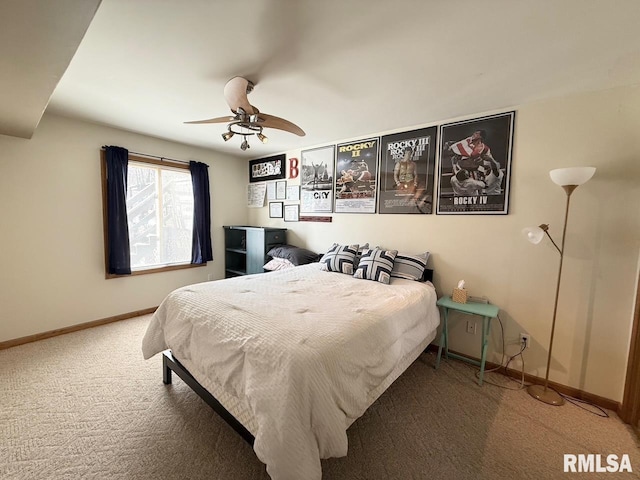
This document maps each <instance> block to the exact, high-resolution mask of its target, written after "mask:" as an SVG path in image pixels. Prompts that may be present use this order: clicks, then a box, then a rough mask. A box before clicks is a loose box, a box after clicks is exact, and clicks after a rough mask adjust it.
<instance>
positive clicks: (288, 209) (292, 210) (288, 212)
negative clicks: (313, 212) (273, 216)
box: [284, 205, 300, 222]
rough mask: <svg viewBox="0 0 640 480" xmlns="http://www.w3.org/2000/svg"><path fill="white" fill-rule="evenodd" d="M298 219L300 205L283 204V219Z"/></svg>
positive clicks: (289, 220)
mask: <svg viewBox="0 0 640 480" xmlns="http://www.w3.org/2000/svg"><path fill="white" fill-rule="evenodd" d="M299 220H300V205H285V206H284V221H285V222H297V221H299Z"/></svg>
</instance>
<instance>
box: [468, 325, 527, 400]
mask: <svg viewBox="0 0 640 480" xmlns="http://www.w3.org/2000/svg"><path fill="white" fill-rule="evenodd" d="M496 318H497V319H498V322H499V323H500V336H501V338H502V358H501V359H500V365H498V366H497V367H494V368H491V369H489V370H485V371H484V373H491V372H496V371H498V370H500V369H501V368H503V366H502V364H503V363H504V358H505V356H506V353H505V344H504V325H503V324H502V319H501V318H500V315H498V316H497V317H496ZM524 347H525V346H524V344H523V345H521V346H520V351H519V352H518V353H516V354H515V355H512V356H510V357H509V359H508V360H507V364H506V365H505V366H504V372H506V371H507V368H509V364H510V363H511V362H512V361H513V359H514V358H516V357H518V356H519V357H520V359H521V360H522V370H521V380H520V385H519V386H518V387H517V388H511V387H507V386H505V385H500V384H498V383H495V382H492V381H491V380H487V379H486V378H484V380H483V381H484V383H488V384H489V385H493V386H494V387H499V388H504V389H505V390H522V389H523V388H524V387H526V385H525V384H524V357H523V356H522V352H524ZM503 375H504V376H505V377H507V379H509V380H511V381H512V382H515V381H516V380H514V379H513V378H511V377H510V376H509V375H507V374H506V373H503ZM476 378H480V372H476Z"/></svg>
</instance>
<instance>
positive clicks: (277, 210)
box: [269, 202, 284, 218]
mask: <svg viewBox="0 0 640 480" xmlns="http://www.w3.org/2000/svg"><path fill="white" fill-rule="evenodd" d="M283 205H284V202H269V218H282V206H283Z"/></svg>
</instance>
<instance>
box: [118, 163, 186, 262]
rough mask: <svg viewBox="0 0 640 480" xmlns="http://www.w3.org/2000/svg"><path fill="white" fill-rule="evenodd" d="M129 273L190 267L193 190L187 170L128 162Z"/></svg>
mask: <svg viewBox="0 0 640 480" xmlns="http://www.w3.org/2000/svg"><path fill="white" fill-rule="evenodd" d="M128 170H129V171H128V182H127V219H128V224H129V244H130V248H131V271H132V272H133V271H136V270H144V269H148V268H157V267H163V266H167V265H176V264H181V263H190V260H191V240H192V234H193V187H192V186H191V174H190V173H189V170H184V169H176V168H169V167H163V166H160V165H152V164H148V163H142V162H139V161H129V169H128Z"/></svg>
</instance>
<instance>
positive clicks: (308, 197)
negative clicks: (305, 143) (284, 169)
mask: <svg viewBox="0 0 640 480" xmlns="http://www.w3.org/2000/svg"><path fill="white" fill-rule="evenodd" d="M334 157H335V147H334V146H333V145H329V146H326V147H320V148H313V149H310V150H303V151H302V152H301V154H300V203H301V205H300V211H301V212H304V213H331V212H332V211H333V178H334Z"/></svg>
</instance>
